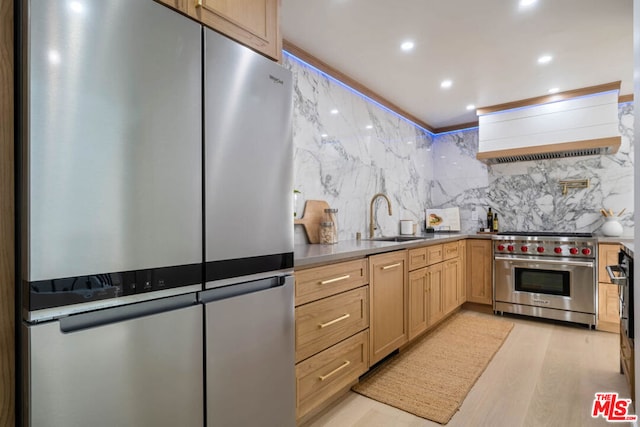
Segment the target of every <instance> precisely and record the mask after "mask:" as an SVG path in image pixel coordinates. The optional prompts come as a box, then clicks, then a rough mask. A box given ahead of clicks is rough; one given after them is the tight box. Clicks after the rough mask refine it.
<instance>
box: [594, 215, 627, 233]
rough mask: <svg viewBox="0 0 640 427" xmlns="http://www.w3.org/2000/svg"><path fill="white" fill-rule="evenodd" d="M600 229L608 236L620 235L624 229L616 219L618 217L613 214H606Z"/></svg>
mask: <svg viewBox="0 0 640 427" xmlns="http://www.w3.org/2000/svg"><path fill="white" fill-rule="evenodd" d="M600 230H601V231H602V234H604V235H605V236H609V237H618V236H621V235H622V232H623V231H624V229H623V227H622V224H620V221H618V218H616V217H613V216H608V217H606V218H605V219H604V224H602V228H601V229H600Z"/></svg>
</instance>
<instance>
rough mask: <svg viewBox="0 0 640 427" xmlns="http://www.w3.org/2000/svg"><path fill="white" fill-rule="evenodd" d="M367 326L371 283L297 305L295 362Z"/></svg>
mask: <svg viewBox="0 0 640 427" xmlns="http://www.w3.org/2000/svg"><path fill="white" fill-rule="evenodd" d="M368 327H369V287H368V286H364V287H361V288H358V289H354V290H351V291H348V292H344V293H342V294H338V295H334V296H331V297H328V298H324V299H322V300H319V301H315V302H312V303H309V304H305V305H301V306H299V307H296V362H299V361H301V360H304V359H306V358H307V357H309V356H313V355H314V354H315V353H318V352H320V351H322V350H324V349H325V348H327V347H330V346H332V345H334V344H336V343H338V342H340V341H342V340H343V339H345V338H347V337H350V336H351V335H353V334H355V333H356V332H360V331H362V330H363V329H366V328H368Z"/></svg>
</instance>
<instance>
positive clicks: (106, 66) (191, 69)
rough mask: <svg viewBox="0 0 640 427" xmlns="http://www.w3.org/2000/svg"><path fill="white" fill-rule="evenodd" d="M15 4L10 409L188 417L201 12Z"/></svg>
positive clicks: (196, 352) (199, 366)
mask: <svg viewBox="0 0 640 427" xmlns="http://www.w3.org/2000/svg"><path fill="white" fill-rule="evenodd" d="M16 6H17V7H18V10H19V13H20V24H19V28H20V37H19V46H20V55H21V58H20V61H19V64H20V65H19V67H20V68H19V70H18V73H16V75H18V76H19V77H20V82H19V85H20V89H19V91H20V92H19V93H20V95H21V96H20V102H21V104H22V105H21V109H20V120H21V126H20V127H19V131H18V133H19V135H18V138H19V143H20V150H19V157H20V158H19V162H18V164H17V167H18V169H19V171H20V172H19V175H20V177H19V180H18V181H19V183H20V192H19V198H20V199H21V208H20V210H21V212H20V217H19V224H20V233H21V237H20V246H21V250H20V254H21V255H20V256H21V264H22V268H21V269H20V277H19V286H20V288H21V292H20V298H21V301H20V303H21V305H22V307H23V310H22V313H21V315H22V316H21V317H22V319H21V320H22V328H21V337H20V339H21V342H22V346H21V355H20V356H21V357H20V360H21V361H22V373H21V378H20V383H21V384H22V386H23V390H22V391H23V392H22V393H21V399H22V402H21V403H22V407H23V411H22V413H21V416H22V420H21V421H22V422H23V424H24V425H30V426H47V427H49V426H53V427H55V426H61V427H62V426H65V427H67V426H88V425H91V426H115V425H118V426H144V425H149V426H150V425H153V426H175V425H191V426H200V425H202V423H203V420H204V411H203V404H202V401H203V396H204V392H203V386H202V376H203V375H204V369H203V345H204V344H203V341H202V334H203V324H202V313H203V309H202V307H201V305H200V304H198V303H197V291H200V290H201V289H202V283H203V281H202V274H203V273H202V247H203V246H202V232H203V226H202V218H203V215H202V101H201V99H202V96H201V94H202V78H201V76H202V54H201V33H202V28H201V26H200V25H198V24H197V23H195V22H193V21H191V20H189V19H187V18H185V17H183V16H181V15H178V14H176V13H174V12H171V11H170V10H169V9H167V8H165V7H163V6H161V5H159V4H158V3H155V2H153V1H151V0H143V1H134V2H131V1H127V0H107V1H104V0H78V1H62V0H30V1H26V2H16Z"/></svg>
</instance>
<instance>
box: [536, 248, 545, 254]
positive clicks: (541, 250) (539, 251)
mask: <svg viewBox="0 0 640 427" xmlns="http://www.w3.org/2000/svg"><path fill="white" fill-rule="evenodd" d="M536 251H538V253H542V252H544V246H538V247H537V248H536Z"/></svg>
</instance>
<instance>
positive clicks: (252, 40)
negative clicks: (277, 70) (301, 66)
mask: <svg viewBox="0 0 640 427" xmlns="http://www.w3.org/2000/svg"><path fill="white" fill-rule="evenodd" d="M163 1H168V2H169V3H174V2H175V1H176V0H173V1H172V0H163ZM177 1H179V0H177ZM184 1H186V3H187V15H189V16H191V17H193V18H195V19H196V20H198V21H200V22H202V23H203V24H204V25H207V26H209V27H211V28H213V29H214V30H217V31H219V32H221V33H222V34H225V35H226V36H228V37H230V38H232V39H234V40H236V41H238V42H240V43H242V44H244V45H245V46H248V47H250V48H252V49H254V50H256V51H258V52H260V53H262V54H263V55H265V56H268V57H269V58H272V59H274V60H276V61H280V60H281V59H282V38H281V36H280V21H279V13H278V0H184Z"/></svg>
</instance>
